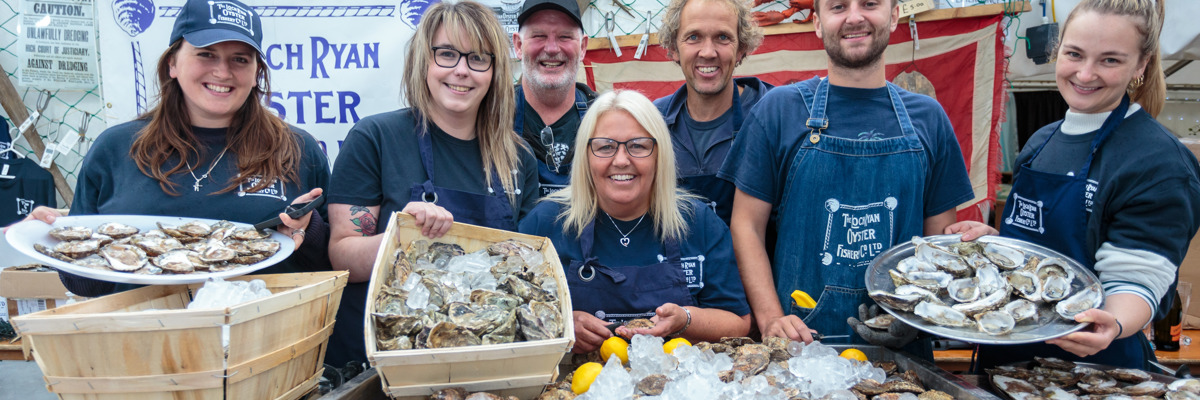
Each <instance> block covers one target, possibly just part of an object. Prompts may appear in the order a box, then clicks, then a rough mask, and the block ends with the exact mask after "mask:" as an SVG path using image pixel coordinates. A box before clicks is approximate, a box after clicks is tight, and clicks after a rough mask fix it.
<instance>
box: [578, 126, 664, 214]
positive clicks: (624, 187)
mask: <svg viewBox="0 0 1200 400" xmlns="http://www.w3.org/2000/svg"><path fill="white" fill-rule="evenodd" d="M591 137H593V138H609V139H613V140H616V141H619V142H624V141H627V140H630V139H633V138H639V137H652V136H650V133H649V132H647V131H646V129H644V128H642V125H641V124H638V122H637V120H636V119H634V118H633V115H630V114H629V113H628V112H625V111H623V110H613V111H609V112H606V113H604V114H603V115H601V116H600V117H599V118H598V119H597V120H596V130H595V132H594V133H592V136H591ZM655 152H657V149H655ZM587 157H588V164H589V169H590V170H591V175H592V183H593V184H594V185H595V187H596V197H597V202H598V203H599V205H600V209H602V210H604V212H606V213H608V214H609V215H612V216H613V217H614V218H621V219H629V218H637V217H639V216H641V215H642V214H645V213H646V211H648V210H649V209H650V197H651V192H652V190H653V186H654V175H655V172H657V170H656V163H657V158H656V157H655V156H654V154H651V155H650V156H648V157H643V158H636V157H630V156H629V151H628V149H626V148H625V145H621V146H619V148H618V149H617V154H616V155H614V156H612V157H609V158H601V157H596V155H595V154H592V152H591V151H590V150H589V151H588V155H587Z"/></svg>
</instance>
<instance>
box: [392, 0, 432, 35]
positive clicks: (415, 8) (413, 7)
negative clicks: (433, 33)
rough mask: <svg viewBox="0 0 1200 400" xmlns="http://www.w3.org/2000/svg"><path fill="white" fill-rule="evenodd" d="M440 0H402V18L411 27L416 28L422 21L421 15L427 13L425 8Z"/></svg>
mask: <svg viewBox="0 0 1200 400" xmlns="http://www.w3.org/2000/svg"><path fill="white" fill-rule="evenodd" d="M438 2H440V0H402V1H401V2H400V20H401V21H404V24H405V25H408V27H409V28H412V29H416V28H417V24H420V23H421V16H422V15H424V14H425V10H426V9H428V8H429V6H432V5H434V4H437V3H438Z"/></svg>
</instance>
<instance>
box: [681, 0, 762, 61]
mask: <svg viewBox="0 0 1200 400" xmlns="http://www.w3.org/2000/svg"><path fill="white" fill-rule="evenodd" d="M693 1H711V2H715V3H724V4H725V5H728V6H729V7H730V8H732V9H733V12H734V14H737V41H738V49H737V52H738V56H739V57H740V58H738V60H737V61H738V63H739V64H740V63H741V62H742V59H744V58H745V57H747V56H749V55H750V53H753V52H754V50H756V49H758V46H759V45H761V44H762V42H763V31H762V28H760V27H759V26H758V24H756V23H754V21H753V20H751V19H750V3H749V2H746V1H741V0H671V4H669V5H667V9H666V11H664V12H663V19H662V27H661V28H659V29H658V42H659V45H660V46H662V47H663V48H664V49H666V50H667V55H668V56H671V55H674V54H675V53H678V52H679V27H680V26H681V25H683V8H684V7H686V6H687V5H688V3H691V2H693Z"/></svg>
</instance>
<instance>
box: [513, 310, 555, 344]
mask: <svg viewBox="0 0 1200 400" xmlns="http://www.w3.org/2000/svg"><path fill="white" fill-rule="evenodd" d="M517 322H518V325H519V326H520V328H521V333H522V334H524V335H525V340H545V339H554V338H557V337H560V336H562V330H563V323H562V317H561V316H560V315H559V313H558V307H556V306H554V305H553V304H550V303H546V302H541V301H531V302H529V303H528V304H524V305H521V306H520V307H517Z"/></svg>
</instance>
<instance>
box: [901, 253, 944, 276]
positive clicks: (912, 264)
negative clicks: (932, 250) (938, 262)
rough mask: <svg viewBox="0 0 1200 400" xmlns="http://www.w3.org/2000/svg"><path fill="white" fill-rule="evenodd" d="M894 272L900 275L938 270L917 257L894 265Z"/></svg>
mask: <svg viewBox="0 0 1200 400" xmlns="http://www.w3.org/2000/svg"><path fill="white" fill-rule="evenodd" d="M896 270H897V271H900V273H902V274H907V273H912V272H935V271H937V270H938V268H937V267H936V266H934V265H933V264H930V263H927V262H925V261H921V259H919V258H917V257H908V258H905V259H903V260H900V262H898V263H896Z"/></svg>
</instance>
